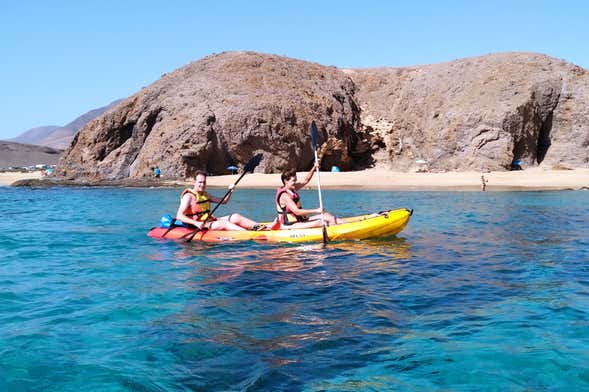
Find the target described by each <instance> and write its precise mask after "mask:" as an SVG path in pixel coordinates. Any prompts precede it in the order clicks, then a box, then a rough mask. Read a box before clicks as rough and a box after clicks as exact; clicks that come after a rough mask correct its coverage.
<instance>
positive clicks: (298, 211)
mask: <svg viewBox="0 0 589 392" xmlns="http://www.w3.org/2000/svg"><path fill="white" fill-rule="evenodd" d="M280 203H282V204H284V205H286V207H287V208H288V209H289V210H290V211H292V212H293V213H294V214H295V215H298V216H307V215H312V214H320V213H321V212H322V211H321V208H314V209H312V210H309V209H303V208H299V207H298V206H297V204H296V203H295V202H294V201H293V200H292V198H291V197H290V196H289V195H287V194H286V193H283V194H282V196H280Z"/></svg>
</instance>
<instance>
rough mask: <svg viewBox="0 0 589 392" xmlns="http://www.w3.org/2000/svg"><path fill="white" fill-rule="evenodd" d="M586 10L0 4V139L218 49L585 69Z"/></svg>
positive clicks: (60, 120)
mask: <svg viewBox="0 0 589 392" xmlns="http://www.w3.org/2000/svg"><path fill="white" fill-rule="evenodd" d="M587 4H589V3H585V2H584V1H568V2H563V3H562V5H560V4H559V3H558V2H554V1H544V0H537V1H517V0H514V1H503V0H495V1H493V2H490V1H489V2H483V3H482V4H478V2H473V1H457V0H456V1H442V0H440V1H416V0H414V1H371V0H364V1H345V0H340V1H320V0H315V1H306V0H298V1H280V0H276V1H254V0H250V1H237V0H235V1H222V0H217V1H197V0H193V1H176V0H168V1H166V2H162V1H151V0H143V1H135V0H129V1H125V0H116V1H112V0H101V1H90V0H89V1H73V0H72V1H52V0H46V1H39V0H29V1H26V0H25V1H12V0H0V53H1V58H2V59H1V60H0V78H1V80H2V82H1V87H0V90H1V92H0V108H1V111H2V121H0V139H2V138H10V137H14V136H16V135H18V134H20V133H21V132H23V131H25V130H27V129H30V128H33V127H36V126H41V125H65V124H66V123H68V122H70V121H71V120H73V119H75V118H76V117H77V116H79V115H81V114H83V113H85V112H87V111H88V110H91V109H95V108H98V107H101V106H104V105H107V104H108V103H110V102H111V101H113V100H115V99H118V98H124V97H127V96H129V95H131V94H133V93H135V92H137V91H138V90H139V89H141V87H143V86H147V85H149V84H151V83H153V82H154V81H156V80H157V79H159V78H160V77H161V75H162V74H163V73H166V72H170V71H173V70H174V69H176V68H178V67H181V66H182V65H184V64H186V63H188V62H190V61H193V60H198V59H199V58H201V57H204V56H206V55H209V54H212V53H219V52H223V51H227V50H254V51H259V52H265V53H274V54H279V55H285V56H289V57H294V58H299V59H303V60H309V61H314V62H318V63H321V64H325V65H335V66H338V67H356V68H363V67H375V66H391V67H399V66H410V65H418V64H431V63H439V62H444V61H450V60H454V59H458V58H463V57H470V56H478V55H484V54H488V53H493V52H504V51H526V52H538V53H544V54H547V55H550V56H554V57H557V58H561V59H564V60H567V61H570V62H572V63H575V64H577V65H580V66H582V67H584V68H589V44H588V43H589V27H588V26H589V22H588V21H589V5H587Z"/></svg>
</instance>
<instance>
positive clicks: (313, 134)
mask: <svg viewBox="0 0 589 392" xmlns="http://www.w3.org/2000/svg"><path fill="white" fill-rule="evenodd" d="M311 144H312V145H313V152H314V153H315V166H316V167H317V191H318V192H319V208H320V209H321V226H323V243H324V244H326V243H327V241H328V239H329V238H327V227H326V226H325V218H324V216H323V199H322V197H321V179H320V178H319V165H318V164H317V162H318V161H319V160H318V158H317V125H315V121H313V122H311Z"/></svg>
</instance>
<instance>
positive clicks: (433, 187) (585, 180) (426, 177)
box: [0, 168, 589, 192]
mask: <svg viewBox="0 0 589 392" xmlns="http://www.w3.org/2000/svg"><path fill="white" fill-rule="evenodd" d="M305 175H306V172H299V173H298V174H297V176H298V178H299V179H300V178H303V177H304V176H305ZM481 175H484V177H485V179H486V180H487V185H486V191H491V192H492V191H549V190H581V189H589V168H576V169H571V170H544V169H540V168H531V169H526V170H521V171H504V172H488V173H481V172H475V171H469V172H444V173H404V172H392V171H389V170H384V169H367V170H362V171H355V172H338V173H333V172H321V173H320V178H321V189H349V190H389V191H481V182H482V181H481ZM238 178H239V174H231V175H220V176H209V177H208V186H209V187H211V188H226V187H227V186H229V184H231V183H233V182H234V181H236V180H237V179H238ZM17 181H21V183H20V184H18V183H17V184H16V185H21V186H22V185H24V186H27V185H30V186H60V185H63V186H67V185H74V186H76V185H79V186H88V185H89V186H117V187H125V186H130V187H185V186H191V185H192V180H191V179H188V180H186V181H182V180H165V179H157V180H156V179H153V178H145V179H137V180H121V181H108V182H101V183H83V182H76V181H71V180H70V181H67V180H58V181H55V180H52V179H51V178H45V177H42V176H41V172H30V173H0V186H9V185H13V184H15V183H16V182H17ZM280 184H281V182H280V174H262V173H253V174H252V173H249V174H246V175H245V176H244V177H243V178H242V180H241V181H240V183H239V184H238V187H239V188H242V189H246V188H249V189H264V188H270V189H275V188H276V187H278V186H279V185H280ZM307 187H308V188H311V189H314V188H316V187H317V178H316V177H313V179H311V182H309V184H308V186H307Z"/></svg>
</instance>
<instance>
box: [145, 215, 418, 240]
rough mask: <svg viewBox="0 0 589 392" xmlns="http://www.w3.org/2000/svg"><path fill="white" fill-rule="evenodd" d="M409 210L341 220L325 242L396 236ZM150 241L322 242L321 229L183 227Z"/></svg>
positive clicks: (155, 232) (159, 231)
mask: <svg viewBox="0 0 589 392" xmlns="http://www.w3.org/2000/svg"><path fill="white" fill-rule="evenodd" d="M412 213H413V210H408V209H405V208H400V209H397V210H390V211H382V212H379V213H374V214H368V215H360V216H354V217H349V218H345V219H344V223H341V224H338V225H333V226H328V227H327V239H328V241H340V240H362V239H366V238H377V237H386V236H392V235H395V234H398V233H400V232H401V231H402V230H403V229H404V228H405V226H407V224H408V223H409V219H410V218H411V214H412ZM147 235H149V236H150V237H153V238H160V239H172V240H180V241H182V240H183V241H187V240H189V238H190V240H191V241H205V242H227V241H267V242H287V243H298V242H323V228H321V227H315V228H310V229H286V230H284V229H283V230H263V231H249V230H244V231H221V230H203V231H197V232H196V233H195V231H194V229H192V228H187V227H174V228H172V229H169V228H162V227H156V228H153V229H151V231H150V232H149V233H148V234H147Z"/></svg>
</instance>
